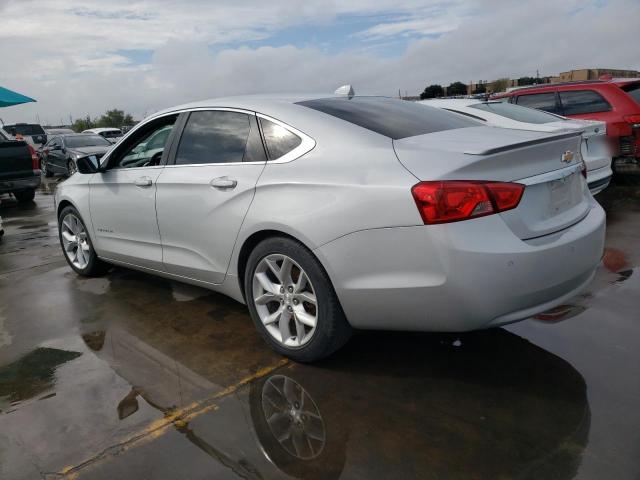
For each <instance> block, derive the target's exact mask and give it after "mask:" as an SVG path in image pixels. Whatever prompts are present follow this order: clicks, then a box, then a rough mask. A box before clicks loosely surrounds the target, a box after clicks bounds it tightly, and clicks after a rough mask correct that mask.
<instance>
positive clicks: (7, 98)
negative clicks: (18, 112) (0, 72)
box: [0, 87, 36, 108]
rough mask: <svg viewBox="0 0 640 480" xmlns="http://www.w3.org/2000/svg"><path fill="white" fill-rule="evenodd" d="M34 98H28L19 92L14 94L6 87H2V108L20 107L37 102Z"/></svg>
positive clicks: (0, 101) (0, 88) (0, 98)
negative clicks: (22, 104) (23, 104)
mask: <svg viewBox="0 0 640 480" xmlns="http://www.w3.org/2000/svg"><path fill="white" fill-rule="evenodd" d="M35 101H36V100H34V99H33V98H29V97H26V96H24V95H21V94H19V93H17V92H12V91H11V90H8V89H6V88H4V87H0V108H1V107H10V106H11V105H20V104H21V103H29V102H35Z"/></svg>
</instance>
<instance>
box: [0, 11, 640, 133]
mask: <svg viewBox="0 0 640 480" xmlns="http://www.w3.org/2000/svg"><path fill="white" fill-rule="evenodd" d="M638 19H640V0H537V1H518V0H513V1H508V0H450V1H448V0H444V1H440V0H394V1H389V0H387V1H378V0H305V1H294V0H271V1H269V0H143V1H136V0H109V1H107V2H105V1H103V0H81V1H76V0H46V1H45V0H0V86H4V87H6V88H9V89H12V90H16V91H18V92H20V93H23V94H25V95H28V96H30V97H33V98H35V99H37V103H34V104H27V105H22V106H14V107H9V108H3V109H0V118H1V119H2V120H3V121H4V122H5V123H12V122H17V121H21V122H35V121H37V120H38V119H39V120H40V123H42V124H60V123H69V118H70V117H72V118H78V117H84V116H86V115H91V116H92V117H93V116H96V115H99V114H101V113H103V112H104V111H105V110H107V109H109V108H119V109H122V110H125V111H126V112H128V113H131V114H133V116H134V117H135V118H136V119H142V118H144V116H146V115H150V114H152V113H153V112H155V111H157V110H160V109H163V108H166V107H169V106H172V105H177V104H181V103H185V102H189V101H194V100H201V99H206V98H213V97H219V96H227V95H238V94H256V93H275V92H283V93H286V92H295V93H298V92H313V93H327V94H331V93H332V92H333V91H334V90H335V89H336V88H337V87H339V86H340V85H343V84H347V83H350V84H352V85H353V87H354V89H355V91H356V93H357V94H365V93H366V94H379V95H389V96H394V95H395V96H397V95H398V90H400V91H401V92H402V94H403V95H404V94H405V92H407V93H408V94H409V95H417V94H418V93H419V92H420V91H422V90H423V89H424V88H425V87H426V86H427V85H430V84H433V83H440V84H443V85H448V84H449V83H451V82H454V81H462V82H464V83H468V82H470V81H477V80H494V79H496V78H502V77H511V78H517V77H520V76H535V75H536V70H538V71H539V72H540V75H556V74H558V73H559V72H561V71H567V70H571V69H575V68H595V67H600V68H623V69H636V70H640V50H639V49H638V34H639V33H640V32H639V30H640V26H639V25H638Z"/></svg>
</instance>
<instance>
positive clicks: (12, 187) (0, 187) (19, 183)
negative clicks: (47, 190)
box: [0, 170, 41, 193]
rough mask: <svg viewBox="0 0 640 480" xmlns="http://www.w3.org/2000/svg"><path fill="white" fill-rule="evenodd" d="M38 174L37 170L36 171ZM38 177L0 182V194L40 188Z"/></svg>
mask: <svg viewBox="0 0 640 480" xmlns="http://www.w3.org/2000/svg"><path fill="white" fill-rule="evenodd" d="M37 171H38V172H39V170H37ZM40 181H41V180H40V175H34V176H33V177H26V178H16V179H14V180H0V193H10V192H17V191H20V190H31V189H35V188H38V187H39V186H40Z"/></svg>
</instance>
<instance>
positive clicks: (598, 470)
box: [0, 178, 640, 480]
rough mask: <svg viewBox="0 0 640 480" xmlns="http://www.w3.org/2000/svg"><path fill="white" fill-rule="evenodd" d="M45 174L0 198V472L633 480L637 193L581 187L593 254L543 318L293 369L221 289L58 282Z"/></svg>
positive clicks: (378, 346) (389, 343)
mask: <svg viewBox="0 0 640 480" xmlns="http://www.w3.org/2000/svg"><path fill="white" fill-rule="evenodd" d="M59 181H62V179H60V178H54V179H52V180H47V181H46V182H45V183H44V184H43V186H42V188H41V190H40V191H39V193H38V195H37V197H36V199H35V202H34V203H31V204H27V205H18V204H17V203H15V201H14V200H13V199H12V198H9V197H8V196H4V197H2V203H1V204H0V216H2V218H3V220H4V225H5V230H6V234H5V236H4V238H3V239H2V240H1V241H0V479H2V480H5V479H7V480H8V479H12V480H13V479H39V478H44V479H57V478H89V479H121V478H122V479H128V478H132V479H147V478H148V479H213V478H215V479H219V478H220V479H224V478H232V479H233V478H247V479H281V478H300V479H337V478H343V479H370V478H385V479H386V478H403V479H409V478H420V479H449V478H452V479H507V478H518V479H572V478H580V479H603V478H606V479H635V480H637V479H640V349H639V348H638V347H639V345H640V271H639V270H638V268H637V267H638V265H640V248H639V247H640V188H637V187H635V188H634V187H622V186H613V187H610V188H609V189H608V190H606V191H605V192H603V193H602V194H600V195H599V196H598V197H597V199H598V200H599V201H600V202H601V203H602V204H603V206H604V207H605V209H606V210H607V214H608V230H607V240H606V252H605V257H604V259H603V264H602V266H601V267H600V268H599V271H598V274H597V276H596V279H595V280H594V282H593V284H592V285H591V286H590V287H589V289H588V291H587V292H585V293H584V294H582V295H581V296H580V297H578V298H575V299H574V300H573V301H572V302H571V303H570V304H568V305H566V306H564V307H562V308H560V309H558V310H557V311H556V312H554V313H553V314H550V315H546V316H545V317H544V318H541V319H531V320H527V321H524V322H520V323H517V324H514V325H511V326H508V327H506V328H499V329H493V330H488V331H483V332H474V333H469V334H464V335H445V334H415V333H387V332H369V333H361V334H359V335H357V336H355V337H354V338H353V339H352V340H351V341H350V342H349V343H348V344H347V346H346V347H345V348H343V349H342V350H341V351H340V352H338V353H337V354H336V355H334V356H333V357H331V358H329V359H327V360H325V361H323V362H320V363H317V364H314V365H300V364H295V363H293V362H290V361H287V360H284V359H283V358H282V357H279V356H278V355H276V354H274V353H272V352H271V351H270V350H269V349H268V348H267V347H266V346H265V345H264V344H263V343H262V341H261V340H260V338H259V337H258V335H257V333H256V332H255V331H254V327H253V325H252V323H251V320H250V318H249V316H248V313H247V311H246V309H245V307H244V306H242V305H240V304H237V303H235V302H234V301H232V300H229V299H227V298H225V297H223V296H221V295H218V294H215V293H212V292H209V291H207V290H202V289H199V288H195V287H190V286H186V285H182V284H179V283H175V282H170V281H166V280H162V279H158V278H155V277H152V276H149V275H145V274H142V273H137V272H133V271H129V270H125V269H121V268H114V269H113V270H112V271H111V272H110V273H109V274H108V275H106V276H104V277H102V278H91V279H85V278H80V277H78V276H76V275H75V274H74V273H73V272H72V271H71V269H70V268H69V267H68V266H67V264H66V262H65V261H64V259H63V256H62V253H61V250H60V247H59V244H58V237H57V225H56V221H55V215H54V205H53V192H54V190H55V187H56V185H57V183H58V182H59ZM399 314H401V313H399Z"/></svg>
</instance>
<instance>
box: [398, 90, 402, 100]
mask: <svg viewBox="0 0 640 480" xmlns="http://www.w3.org/2000/svg"><path fill="white" fill-rule="evenodd" d="M398 98H399V99H400V100H402V93H400V89H398Z"/></svg>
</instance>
